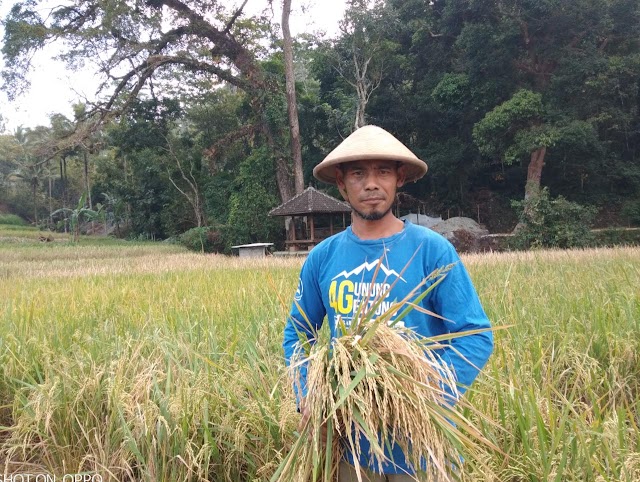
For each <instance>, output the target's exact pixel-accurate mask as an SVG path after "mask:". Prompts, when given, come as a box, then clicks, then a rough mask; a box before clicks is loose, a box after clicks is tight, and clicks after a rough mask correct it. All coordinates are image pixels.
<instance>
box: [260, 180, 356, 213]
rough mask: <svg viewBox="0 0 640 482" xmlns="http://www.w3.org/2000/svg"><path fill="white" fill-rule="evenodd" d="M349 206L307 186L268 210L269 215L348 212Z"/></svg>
mask: <svg viewBox="0 0 640 482" xmlns="http://www.w3.org/2000/svg"><path fill="white" fill-rule="evenodd" d="M350 212H351V206H349V205H348V204H347V203H345V202H342V201H339V200H338V199H336V198H334V197H331V196H329V195H327V194H325V193H323V192H320V191H318V190H316V189H314V188H313V187H311V186H309V187H308V188H307V189H305V190H304V191H303V192H301V193H300V194H298V195H297V196H294V197H292V198H291V199H289V200H288V201H287V202H285V203H283V204H281V205H280V206H278V207H276V208H273V209H272V210H271V211H269V216H300V215H304V214H334V213H350Z"/></svg>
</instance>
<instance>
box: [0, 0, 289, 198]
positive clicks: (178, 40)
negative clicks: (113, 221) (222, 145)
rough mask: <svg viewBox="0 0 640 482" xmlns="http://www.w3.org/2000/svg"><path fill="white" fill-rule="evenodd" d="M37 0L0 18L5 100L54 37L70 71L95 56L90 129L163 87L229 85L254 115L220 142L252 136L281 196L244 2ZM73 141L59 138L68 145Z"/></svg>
mask: <svg viewBox="0 0 640 482" xmlns="http://www.w3.org/2000/svg"><path fill="white" fill-rule="evenodd" d="M40 3H42V2H39V1H31V0H29V1H22V2H18V3H16V4H15V5H14V7H13V8H12V9H11V12H10V13H9V15H8V17H7V19H6V20H5V38H4V40H5V42H4V46H3V54H4V55H5V59H6V67H7V68H6V69H5V71H3V73H2V75H3V78H4V81H5V83H4V89H5V90H6V91H7V92H8V93H9V94H10V95H12V96H15V95H17V93H19V92H20V91H21V90H22V88H23V87H24V86H25V84H26V80H25V73H26V72H27V71H28V69H29V59H30V56H31V54H32V52H33V51H34V50H37V49H40V48H42V47H43V46H44V45H45V44H48V43H51V42H53V41H59V40H64V41H65V45H66V46H67V49H66V51H64V53H63V54H61V57H62V58H63V59H65V60H66V61H67V62H68V63H69V64H70V65H71V66H73V67H76V68H79V67H82V66H83V65H84V63H85V62H88V61H91V60H93V61H96V59H97V63H98V66H99V70H100V73H102V75H103V76H104V78H105V82H104V83H103V84H102V86H101V88H100V93H102V94H106V95H107V96H106V98H105V100H104V101H101V102H98V103H96V104H95V105H93V106H92V108H91V109H89V110H88V113H87V117H88V118H91V119H93V123H94V125H97V124H100V123H104V122H105V121H107V120H108V119H109V118H112V117H117V116H119V115H121V114H122V113H123V112H125V111H126V110H127V109H128V108H130V107H131V105H132V103H133V101H134V99H136V98H138V97H139V96H141V95H143V93H144V90H145V89H147V90H148V91H156V90H158V89H160V90H162V89H165V90H171V88H172V86H174V85H175V84H176V82H179V83H180V87H181V89H182V90H187V89H196V90H197V89H199V88H201V87H202V85H203V82H204V84H205V85H206V86H210V85H211V82H208V81H209V80H211V79H215V81H216V82H218V83H223V84H228V85H232V86H235V87H236V88H238V89H241V90H242V91H244V92H245V93H246V94H247V96H248V99H249V104H250V107H251V110H252V112H253V114H254V115H253V118H252V119H251V120H250V122H249V123H247V124H245V125H243V126H241V128H240V129H239V130H238V131H237V132H236V133H235V134H234V135H230V136H229V137H228V139H227V140H228V141H236V140H238V139H241V138H247V137H250V136H254V135H256V134H259V135H261V136H262V139H263V141H264V142H265V143H266V144H267V145H268V146H269V148H270V149H271V150H272V151H273V152H274V153H275V156H274V158H275V161H274V164H275V165H274V171H275V173H276V178H277V182H278V189H279V192H280V196H281V198H282V199H283V200H287V199H289V198H290V197H291V195H292V183H291V175H290V169H289V166H288V159H289V158H288V156H287V155H286V154H285V153H284V148H283V143H282V142H281V139H280V138H281V133H280V132H279V129H280V126H275V125H273V124H272V123H271V122H270V119H269V115H268V110H269V103H270V102H271V100H272V98H273V96H274V95H275V92H276V82H275V81H274V80H273V79H272V78H270V77H269V75H267V74H266V73H265V71H264V69H263V68H262V65H261V62H260V61H259V60H258V56H259V55H261V54H262V52H261V49H262V47H261V46H260V41H261V40H262V38H264V36H266V35H267V34H268V33H269V27H268V23H267V22H266V21H264V19H262V18H249V19H247V18H243V10H244V7H245V5H246V3H247V0H245V1H244V2H243V3H242V4H241V5H240V6H239V7H238V8H237V9H235V10H234V11H231V12H229V11H227V9H226V8H225V7H224V5H223V3H222V2H219V1H217V0H207V1H204V2H196V1H182V0H153V1H148V2H147V1H140V0H136V1H134V2H121V1H116V2H114V1H111V0H108V1H107V0H93V1H88V2H85V1H80V0H77V1H75V2H74V3H72V4H67V5H62V6H56V7H53V8H52V9H50V10H47V11H46V12H45V13H44V14H43V13H42V11H41V9H40V8H39V4H40ZM185 74H186V76H185ZM80 135H82V133H78V134H77V135H76V136H75V137H76V139H75V140H74V139H73V138H71V139H70V140H69V142H77V137H78V136H80ZM212 147H213V146H212Z"/></svg>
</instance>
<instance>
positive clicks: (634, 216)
mask: <svg viewBox="0 0 640 482" xmlns="http://www.w3.org/2000/svg"><path fill="white" fill-rule="evenodd" d="M620 214H622V216H623V217H624V218H626V219H627V220H628V222H629V224H632V225H634V226H640V199H634V200H633V201H627V202H626V203H624V206H622V210H621V212H620Z"/></svg>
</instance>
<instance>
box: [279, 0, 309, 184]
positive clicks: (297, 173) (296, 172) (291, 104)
mask: <svg viewBox="0 0 640 482" xmlns="http://www.w3.org/2000/svg"><path fill="white" fill-rule="evenodd" d="M290 13H291V0H283V4H282V35H283V39H284V74H285V81H286V93H287V111H288V114H289V131H290V134H291V156H292V159H293V179H294V187H295V193H296V194H300V193H302V191H304V176H303V172H302V147H301V142H300V125H299V123H298V107H297V105H296V79H295V75H294V72H293V40H292V39H291V31H290V30H289V14H290Z"/></svg>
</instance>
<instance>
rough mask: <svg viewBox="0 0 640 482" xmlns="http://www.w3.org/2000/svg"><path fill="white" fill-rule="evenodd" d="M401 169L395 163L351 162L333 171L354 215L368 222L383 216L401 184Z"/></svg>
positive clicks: (402, 182)
mask: <svg viewBox="0 0 640 482" xmlns="http://www.w3.org/2000/svg"><path fill="white" fill-rule="evenodd" d="M404 179H405V175H404V169H403V168H402V166H400V167H398V163H397V162H396V161H384V160H374V161H354V162H348V163H344V164H342V166H341V167H338V168H336V183H337V184H338V188H339V189H340V193H341V194H342V196H343V197H344V198H345V200H346V201H347V202H348V203H349V204H350V205H351V208H352V209H353V212H354V213H355V214H356V215H357V216H359V217H360V218H362V219H364V220H367V221H377V220H379V219H382V218H383V217H385V216H386V215H387V214H388V213H389V211H391V207H392V206H393V201H394V199H395V197H396V189H397V188H399V187H400V186H402V185H403V184H404Z"/></svg>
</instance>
